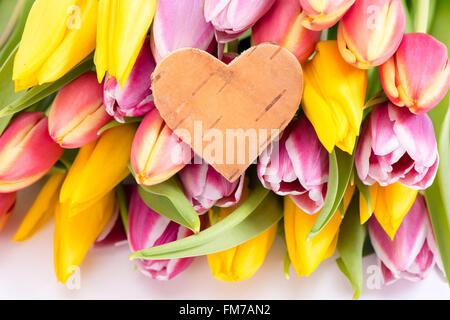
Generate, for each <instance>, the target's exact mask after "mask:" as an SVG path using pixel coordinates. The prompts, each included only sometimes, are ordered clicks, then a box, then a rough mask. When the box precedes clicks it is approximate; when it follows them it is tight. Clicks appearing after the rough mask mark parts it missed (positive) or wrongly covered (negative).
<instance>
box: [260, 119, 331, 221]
mask: <svg viewBox="0 0 450 320" xmlns="http://www.w3.org/2000/svg"><path fill="white" fill-rule="evenodd" d="M257 172H258V177H259V180H260V181H261V183H262V184H263V185H264V187H266V188H267V189H271V190H272V191H273V192H275V193H276V194H278V195H282V196H284V195H290V197H291V198H292V200H293V201H294V202H295V203H296V204H297V205H298V206H299V207H300V208H301V209H303V211H305V212H307V213H309V214H314V213H316V212H317V211H319V210H320V209H321V208H322V206H323V204H324V199H325V195H326V192H327V182H328V152H327V151H326V149H325V148H324V147H323V146H322V144H321V143H320V141H319V139H318V138H317V135H316V132H315V131H314V128H313V126H312V125H311V123H310V122H309V121H308V119H307V118H306V117H305V116H304V115H302V116H300V117H299V118H298V119H297V120H294V121H292V122H291V123H290V124H289V126H288V127H287V128H286V130H285V131H284V132H283V134H282V136H281V139H280V141H279V142H273V143H272V144H271V145H269V147H268V148H267V149H266V150H265V151H264V152H263V153H262V154H261V155H260V156H259V160H258V167H257Z"/></svg>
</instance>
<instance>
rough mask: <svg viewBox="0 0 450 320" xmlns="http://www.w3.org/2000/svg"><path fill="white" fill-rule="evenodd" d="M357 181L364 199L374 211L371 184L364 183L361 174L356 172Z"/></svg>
mask: <svg viewBox="0 0 450 320" xmlns="http://www.w3.org/2000/svg"><path fill="white" fill-rule="evenodd" d="M355 182H356V188H358V190H359V193H360V194H361V195H362V196H363V198H364V200H366V202H367V207H368V208H369V212H372V204H371V202H370V186H368V185H366V184H364V183H362V181H361V180H360V179H359V176H358V175H357V174H355Z"/></svg>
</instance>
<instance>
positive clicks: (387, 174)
mask: <svg viewBox="0 0 450 320" xmlns="http://www.w3.org/2000/svg"><path fill="white" fill-rule="evenodd" d="M438 163H439V155H438V151H437V145H436V138H435V135H434V129H433V124H432V122H431V119H430V118H429V117H428V116H427V115H426V114H420V115H415V114H412V113H411V112H409V111H408V110H407V109H406V108H399V107H396V106H395V105H393V104H392V103H390V102H386V103H383V104H379V105H377V106H374V108H373V110H372V112H371V114H370V115H369V117H368V119H367V120H366V123H365V125H364V128H363V132H362V134H361V137H360V140H359V144H358V147H357V149H356V156H355V164H356V169H357V172H358V176H359V178H360V179H361V181H362V182H363V183H365V184H367V185H372V184H374V183H375V182H378V183H379V184H380V185H381V186H386V185H388V184H391V183H394V182H399V183H401V184H403V185H404V186H406V187H409V188H413V189H419V190H422V189H426V188H428V187H429V186H430V185H431V184H432V183H433V180H434V177H435V175H436V171H437V166H438Z"/></svg>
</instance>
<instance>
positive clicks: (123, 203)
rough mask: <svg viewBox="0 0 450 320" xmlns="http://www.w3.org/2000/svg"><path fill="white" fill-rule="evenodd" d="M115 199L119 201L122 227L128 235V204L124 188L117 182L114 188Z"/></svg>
mask: <svg viewBox="0 0 450 320" xmlns="http://www.w3.org/2000/svg"><path fill="white" fill-rule="evenodd" d="M116 194H117V201H118V202H119V212H120V217H121V218H122V223H123V228H124V229H125V233H126V234H127V236H128V206H127V198H126V196H125V190H124V189H123V186H122V185H121V184H119V185H118V186H117V188H116Z"/></svg>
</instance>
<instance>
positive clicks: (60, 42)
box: [13, 0, 98, 91]
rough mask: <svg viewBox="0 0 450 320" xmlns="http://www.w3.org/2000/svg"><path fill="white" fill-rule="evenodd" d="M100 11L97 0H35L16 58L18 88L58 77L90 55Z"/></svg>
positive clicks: (93, 47) (15, 71)
mask: <svg viewBox="0 0 450 320" xmlns="http://www.w3.org/2000/svg"><path fill="white" fill-rule="evenodd" d="M97 11H98V0H36V1H35V2H34V4H33V7H32V8H31V11H30V13H29V15H28V18H27V21H26V24H25V29H24V32H23V35H22V40H21V42H20V46H19V49H18V51H17V55H16V57H15V60H14V70H13V80H14V81H15V86H16V91H19V90H23V89H28V88H30V87H32V86H34V85H37V84H42V83H46V82H52V81H55V80H57V79H59V78H61V77H62V76H63V75H65V74H66V73H67V72H68V71H69V70H70V69H72V68H73V67H74V66H76V65H77V64H78V63H79V62H80V61H81V60H83V59H84V58H85V57H86V56H88V55H89V53H91V52H92V51H93V50H94V49H95V39H96V29H97V28H96V27H97Z"/></svg>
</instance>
